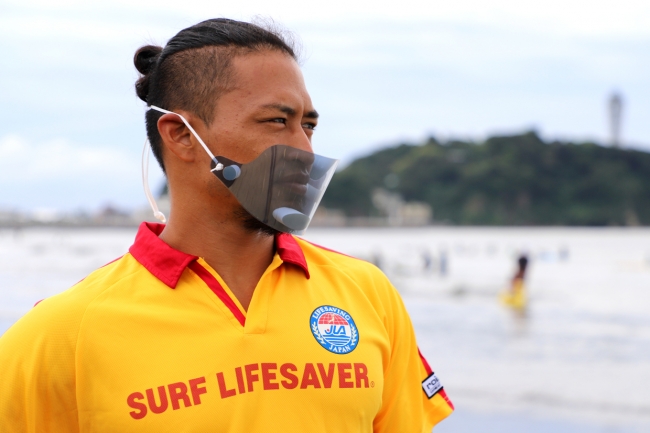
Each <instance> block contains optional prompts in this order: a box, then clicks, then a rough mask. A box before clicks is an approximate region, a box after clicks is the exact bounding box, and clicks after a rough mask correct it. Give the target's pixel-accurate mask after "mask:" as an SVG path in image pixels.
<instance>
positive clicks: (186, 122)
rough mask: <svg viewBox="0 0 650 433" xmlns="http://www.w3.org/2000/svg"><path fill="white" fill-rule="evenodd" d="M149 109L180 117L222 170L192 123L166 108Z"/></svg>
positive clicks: (152, 107) (154, 107) (153, 107)
mask: <svg viewBox="0 0 650 433" xmlns="http://www.w3.org/2000/svg"><path fill="white" fill-rule="evenodd" d="M149 108H151V109H153V110H156V111H160V112H161V113H165V114H175V115H177V116H178V117H180V118H181V120H182V121H183V123H184V124H185V126H187V127H188V129H189V130H190V132H192V134H193V135H194V137H195V138H196V139H197V140H198V141H199V143H201V146H203V150H205V151H206V152H207V153H208V155H209V156H210V159H212V160H213V161H214V163H215V164H217V167H220V168H218V169H219V170H220V169H221V167H223V165H221V164H220V163H219V161H218V160H217V158H216V157H215V156H214V155H213V154H212V152H210V149H208V146H206V145H205V143H204V142H203V140H201V137H199V134H197V133H196V131H195V130H194V128H192V125H190V122H188V121H187V120H185V118H184V117H183V116H181V115H180V114H178V113H174V112H173V111H169V110H165V109H164V108H160V107H156V106H155V105H150V106H149Z"/></svg>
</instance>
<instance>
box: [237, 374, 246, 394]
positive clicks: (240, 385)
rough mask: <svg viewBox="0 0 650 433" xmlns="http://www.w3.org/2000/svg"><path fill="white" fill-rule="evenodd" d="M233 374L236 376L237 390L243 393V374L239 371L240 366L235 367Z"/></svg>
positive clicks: (244, 389)
mask: <svg viewBox="0 0 650 433" xmlns="http://www.w3.org/2000/svg"><path fill="white" fill-rule="evenodd" d="M235 376H236V377H237V390H238V391H239V393H240V394H243V393H245V392H246V388H245V387H244V375H243V374H242V372H241V367H237V368H235Z"/></svg>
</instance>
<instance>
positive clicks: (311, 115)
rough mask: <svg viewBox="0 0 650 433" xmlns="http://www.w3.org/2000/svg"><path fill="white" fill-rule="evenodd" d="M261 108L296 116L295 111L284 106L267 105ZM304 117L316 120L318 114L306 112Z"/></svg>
mask: <svg viewBox="0 0 650 433" xmlns="http://www.w3.org/2000/svg"><path fill="white" fill-rule="evenodd" d="M262 108H273V109H275V110H278V111H282V112H283V113H286V114H288V115H290V116H295V115H296V110H294V109H293V108H291V107H289V106H288V105H284V104H267V105H263V106H262ZM304 117H306V118H308V119H318V112H317V111H316V110H312V111H308V112H307V113H305V116H304Z"/></svg>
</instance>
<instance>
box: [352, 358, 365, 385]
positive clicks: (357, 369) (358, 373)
mask: <svg viewBox="0 0 650 433" xmlns="http://www.w3.org/2000/svg"><path fill="white" fill-rule="evenodd" d="M354 378H355V382H356V384H355V387H356V388H361V382H364V386H363V387H364V388H368V367H366V364H361V363H355V364H354Z"/></svg>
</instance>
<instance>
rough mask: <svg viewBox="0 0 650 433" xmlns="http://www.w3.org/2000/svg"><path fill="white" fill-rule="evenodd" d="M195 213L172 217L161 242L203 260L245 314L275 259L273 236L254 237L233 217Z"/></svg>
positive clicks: (254, 235) (254, 234)
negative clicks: (267, 269) (223, 283)
mask: <svg viewBox="0 0 650 433" xmlns="http://www.w3.org/2000/svg"><path fill="white" fill-rule="evenodd" d="M195 215H201V214H196V213H192V212H183V213H181V214H180V215H173V216H171V215H170V220H169V223H168V224H167V226H166V227H165V229H164V230H163V232H162V233H161V234H160V239H162V240H163V241H164V242H165V243H167V244H168V245H170V246H171V247H173V248H175V249H177V250H179V251H183V252H185V253H188V254H192V255H195V256H199V257H202V258H203V259H205V261H206V262H207V263H208V264H209V265H210V266H211V267H212V268H213V269H214V270H215V271H217V273H218V274H219V275H220V276H221V278H223V280H224V281H225V282H226V284H227V285H228V287H229V288H230V290H231V291H232V292H233V293H234V295H235V296H236V297H237V299H238V300H239V302H240V303H241V304H242V306H243V307H244V309H245V310H248V306H249V304H250V301H251V298H252V297H253V292H254V291H255V287H256V286H257V283H258V282H259V280H260V278H261V277H262V275H263V274H264V271H265V270H266V268H267V267H268V266H269V265H270V264H271V261H272V260H273V255H274V252H275V251H274V239H273V237H272V236H268V235H263V234H260V233H251V232H250V231H249V230H246V229H245V228H244V227H242V224H241V223H240V222H239V221H238V220H237V219H236V218H233V217H232V216H230V215H215V216H214V218H213V219H211V218H206V217H205V216H201V217H196V216H195Z"/></svg>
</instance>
